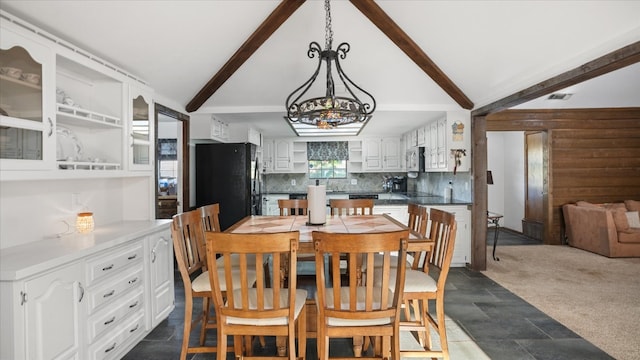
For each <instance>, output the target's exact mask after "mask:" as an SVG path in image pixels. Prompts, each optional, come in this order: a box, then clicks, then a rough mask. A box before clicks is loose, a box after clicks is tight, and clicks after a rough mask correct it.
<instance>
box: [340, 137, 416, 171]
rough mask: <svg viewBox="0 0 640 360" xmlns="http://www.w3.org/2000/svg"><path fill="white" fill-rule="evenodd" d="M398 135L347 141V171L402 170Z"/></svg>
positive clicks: (401, 153)
mask: <svg viewBox="0 0 640 360" xmlns="http://www.w3.org/2000/svg"><path fill="white" fill-rule="evenodd" d="M402 148H403V146H402V141H401V139H400V137H371V138H364V139H362V140H361V141H350V142H349V172H382V171H402V170H403V169H404V152H403V151H402Z"/></svg>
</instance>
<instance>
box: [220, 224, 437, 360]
mask: <svg viewBox="0 0 640 360" xmlns="http://www.w3.org/2000/svg"><path fill="white" fill-rule="evenodd" d="M406 229H408V227H407V225H405V224H403V223H401V222H399V221H397V220H396V219H394V218H392V217H391V216H389V215H387V214H379V215H343V216H338V215H327V217H326V222H325V223H324V224H310V223H309V217H308V216H303V215H300V216H277V215H251V216H247V217H245V218H243V219H241V220H240V221H238V222H237V223H235V224H234V225H232V226H231V227H229V228H228V229H227V230H225V232H231V233H237V234H255V233H274V232H286V231H299V232H300V240H299V245H298V254H299V255H305V254H307V255H311V254H314V253H315V251H314V246H313V240H312V235H311V233H312V232H313V231H323V232H330V233H351V234H362V233H375V232H389V231H399V230H406ZM433 244H434V242H433V241H432V240H430V239H429V238H427V237H424V236H422V235H421V234H420V233H418V232H415V231H410V235H409V241H408V246H407V251H408V252H420V251H427V252H428V251H431V249H432V247H433ZM306 308H307V337H308V338H309V337H311V338H315V337H316V336H317V333H316V321H317V319H316V314H317V313H316V308H315V300H313V299H308V300H307V306H306ZM285 343H286V341H285V339H281V338H277V339H276V347H277V348H278V355H279V356H284V354H285V353H286V345H285ZM361 346H362V342H361V339H357V338H354V351H357V350H356V349H357V348H358V347H360V348H361Z"/></svg>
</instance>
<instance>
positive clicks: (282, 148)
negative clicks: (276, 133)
mask: <svg viewBox="0 0 640 360" xmlns="http://www.w3.org/2000/svg"><path fill="white" fill-rule="evenodd" d="M273 158H274V162H273V171H274V172H277V173H281V172H284V173H287V172H291V170H292V169H293V141H291V140H288V139H275V140H274V141H273Z"/></svg>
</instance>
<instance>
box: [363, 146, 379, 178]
mask: <svg viewBox="0 0 640 360" xmlns="http://www.w3.org/2000/svg"><path fill="white" fill-rule="evenodd" d="M362 160H363V162H362V171H363V172H366V171H382V138H368V139H363V140H362Z"/></svg>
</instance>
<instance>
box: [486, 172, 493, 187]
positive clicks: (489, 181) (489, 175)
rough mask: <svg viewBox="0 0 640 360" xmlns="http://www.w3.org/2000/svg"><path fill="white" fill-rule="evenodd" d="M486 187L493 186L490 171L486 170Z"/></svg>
mask: <svg viewBox="0 0 640 360" xmlns="http://www.w3.org/2000/svg"><path fill="white" fill-rule="evenodd" d="M487 185H493V174H491V170H487Z"/></svg>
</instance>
